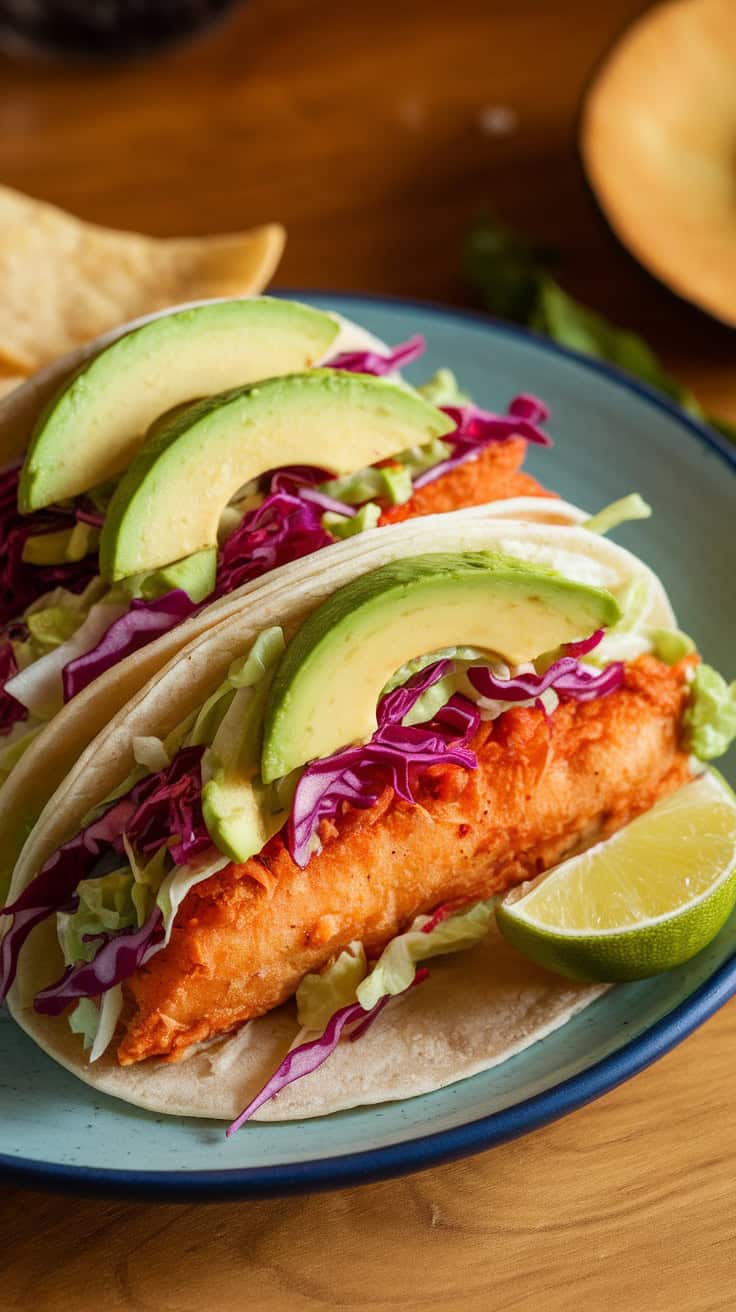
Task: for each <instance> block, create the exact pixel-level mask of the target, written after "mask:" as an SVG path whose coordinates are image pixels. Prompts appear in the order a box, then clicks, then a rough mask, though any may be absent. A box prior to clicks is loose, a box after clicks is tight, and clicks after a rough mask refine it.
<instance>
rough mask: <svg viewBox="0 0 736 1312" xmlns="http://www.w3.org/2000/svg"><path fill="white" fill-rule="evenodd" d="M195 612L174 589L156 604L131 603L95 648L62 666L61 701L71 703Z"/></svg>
mask: <svg viewBox="0 0 736 1312" xmlns="http://www.w3.org/2000/svg"><path fill="white" fill-rule="evenodd" d="M196 610H197V605H196V603H195V602H193V601H192V600H191V598H190V597H189V596H188V595H187V593H186V592H184V591H183V590H182V589H181V588H174V589H172V591H171V592H167V593H166V594H165V595H164V596H163V597H158V598H157V599H156V600H155V601H141V600H138V599H136V600H134V601H132V602H131V603H130V608H129V609H128V610H127V611H126V613H125V614H124V615H121V616H120V617H119V618H118V619H116V620H113V623H112V624H111V625H110V627H109V629H107V630H106V631H105V633H103V635H102V637H101V638H100V641H99V642H98V643H97V646H96V647H93V648H92V649H91V650H90V651H86V652H83V653H82V655H81V656H76V657H75V658H74V660H72V661H69V663H68V665H65V666H64V669H63V671H62V676H61V677H62V685H63V688H64V701H65V702H69V701H71V699H72V698H73V697H76V696H77V694H78V693H80V692H81V691H82V689H83V688H86V687H87V685H88V684H89V683H92V682H93V680H94V679H98V678H99V676H100V675H101V674H104V673H105V671H106V670H109V669H111V668H112V666H113V665H117V664H118V662H119V661H122V660H124V659H125V657H126V656H130V655H132V653H133V652H135V651H139V650H140V648H141V647H145V646H146V645H147V644H148V643H149V642H154V641H155V639H156V638H160V637H162V635H163V634H164V633H168V632H169V629H173V628H175V627H176V625H177V624H181V623H182V621H183V620H186V619H189V617H190V615H193V614H194V612H195V611H196Z"/></svg>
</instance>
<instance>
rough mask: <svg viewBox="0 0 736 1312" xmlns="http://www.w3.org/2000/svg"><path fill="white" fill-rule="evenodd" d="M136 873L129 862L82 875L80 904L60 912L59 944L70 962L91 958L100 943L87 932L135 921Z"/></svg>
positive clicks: (113, 928) (126, 926)
mask: <svg viewBox="0 0 736 1312" xmlns="http://www.w3.org/2000/svg"><path fill="white" fill-rule="evenodd" d="M133 883H134V880H133V874H132V872H131V870H130V868H129V867H128V866H126V867H124V868H122V869H120V870H115V871H113V872H112V873H111V874H109V875H101V876H100V877H99V878H97V879H83V880H82V882H81V883H80V884H79V885H78V886H77V895H78V897H79V906H78V907H77V910H76V911H74V912H64V911H60V912H59V914H58V916H57V932H58V936H59V944H60V946H61V950H62V952H63V954H64V961H65V963H66V965H67V966H71V965H74V964H75V963H76V962H78V961H91V960H92V958H93V957H94V955H95V953H96V952H97V949H98V947H99V944H98V943H97V942H94V941H92V942H90V941H86V937H85V936H88V935H94V934H109V933H115V932H116V931H117V930H119V929H129V928H130V927H131V926H133V925H134V924H135V923H136V915H135V907H134V905H133V901H132V897H131V893H132V889H133Z"/></svg>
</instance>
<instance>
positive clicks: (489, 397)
mask: <svg viewBox="0 0 736 1312" xmlns="http://www.w3.org/2000/svg"><path fill="white" fill-rule="evenodd" d="M299 295H300V296H301V298H302V299H304V300H310V301H311V302H313V303H314V304H316V305H320V306H324V307H326V308H329V307H332V308H335V309H338V310H340V311H342V313H343V314H346V315H348V316H349V317H350V318H353V319H356V320H357V321H358V322H360V323H362V324H364V325H365V327H367V328H368V329H370V330H371V331H372V332H374V333H377V334H378V335H379V336H380V337H383V338H384V339H385V340H387V341H389V342H398V341H401V340H403V339H405V338H407V337H409V336H410V335H411V334H412V333H416V332H423V333H424V334H425V335H426V337H427V340H428V351H427V354H426V356H425V358H424V360H423V361H422V362H421V368H419V367H418V366H415V367H414V369H413V370H411V371H410V373H411V374H413V375H414V376H416V377H417V378H420V377H422V376H426V375H427V374H428V373H430V372H431V371H432V370H433V369H435V368H437V367H438V366H440V365H449V366H450V367H451V368H453V369H454V370H455V372H456V373H457V375H458V377H459V378H460V380H461V382H462V385H463V386H464V387H465V388H467V390H468V391H469V392H471V393H472V395H473V396H474V398H475V399H476V400H477V401H478V402H480V403H482V404H484V405H487V406H489V407H490V408H495V407H503V406H505V404H506V402H507V401H508V400H509V399H510V398H511V397H512V396H514V395H515V394H516V393H517V392H523V391H531V392H535V393H536V394H537V395H539V396H541V397H543V398H544V399H545V401H546V402H547V403H548V404H549V406H550V408H551V411H552V417H551V420H550V425H549V427H550V429H551V431H552V432H553V433H554V434H555V435H556V439H557V445H556V448H555V450H554V452H547V451H538V450H532V451H530V454H529V459H528V467H529V468H530V469H531V472H532V473H534V474H537V475H538V476H539V477H540V478H541V479H542V480H543V481H545V482H546V483H547V484H548V485H550V486H552V487H554V489H555V491H557V492H559V494H560V495H561V496H563V497H565V498H566V499H568V500H570V501H573V502H576V503H577V504H579V505H582V506H584V507H586V508H590V509H591V510H596V509H598V508H599V507H600V506H601V505H604V504H606V502H608V501H612V500H613V499H614V498H615V497H619V496H621V495H623V494H624V493H626V492H630V491H638V492H640V493H641V494H642V495H643V496H644V497H645V498H646V499H647V500H648V501H650V502H651V503H652V504H653V506H654V508H655V515H654V517H653V518H652V519H651V520H649V521H648V522H646V523H643V524H634V525H630V526H627V527H626V528H624V529H622V530H621V531H620V540H621V541H622V542H623V543H625V545H626V546H628V547H630V548H631V549H632V550H634V551H636V552H638V553H639V554H641V555H642V556H643V557H644V559H645V560H647V561H648V563H649V564H650V565H652V566H653V567H654V569H655V570H657V572H658V573H659V574H660V575H661V577H662V579H663V580H664V583H665V585H666V587H667V588H668V590H669V593H670V596H671V598H672V600H673V603H674V606H675V609H676V611H677V614H678V618H679V621H680V623H681V624H682V626H683V628H684V629H686V630H687V631H689V632H692V633H695V634H697V636H698V640H699V645H700V647H701V650H702V651H703V654H704V656H705V657H706V659H708V660H710V661H712V662H713V663H714V664H715V665H718V666H720V667H721V668H722V669H723V670H724V671H726V672H729V671H730V672H731V673H733V669H732V666H733V650H732V647H733V644H732V642H729V638H728V634H729V622H730V625H731V630H732V627H733V614H732V612H731V613H730V615H729V609H728V608H729V606H730V600H729V599H730V598H732V596H733V569H734V560H733V521H734V514H735V512H736V477H734V475H735V473H736V454H735V453H734V451H733V450H732V449H730V448H729V447H728V445H727V444H726V443H725V442H723V441H720V440H719V439H717V438H715V437H714V436H713V435H712V434H711V433H710V432H709V431H707V430H706V429H704V428H703V427H702V426H701V425H699V424H697V423H696V422H694V421H693V420H691V419H689V418H687V417H685V416H684V415H682V414H681V413H680V412H679V411H678V410H677V409H676V408H675V407H673V406H671V405H669V404H668V403H667V402H666V401H663V400H661V399H660V398H658V397H657V396H655V395H654V393H652V392H650V391H649V390H648V389H647V388H645V387H641V386H639V385H637V384H636V383H633V382H631V381H630V380H628V379H625V378H624V377H622V376H621V375H619V374H617V373H616V372H614V371H612V370H609V369H607V368H606V367H603V366H600V365H598V364H596V363H594V362H591V361H589V360H585V359H583V358H582V357H578V356H575V355H573V354H571V353H569V352H566V351H563V350H560V349H559V348H557V347H555V346H553V345H551V344H550V343H549V342H547V341H545V340H543V339H540V338H535V337H532V336H530V335H528V334H526V333H523V332H521V331H517V330H515V329H513V328H509V327H507V326H505V325H502V324H494V323H493V322H491V321H489V320H487V319H484V318H481V317H475V316H472V315H466V314H463V313H460V312H458V311H452V310H443V309H440V308H434V307H430V306H422V305H417V304H413V303H411V304H410V303H406V302H399V301H385V300H374V299H371V298H363V297H356V296H337V295H334V296H328V295H324V296H323V295H319V296H318V295H315V294H308V293H299ZM725 773H726V775H727V776H728V777H729V779H730V781H731V783H732V784H736V762H735V761H734V760H733V753H732V756H731V760H730V761H728V762H727V763H726V765H725ZM734 992H736V917H733V918H732V920H731V921H730V923H729V924H728V925H726V926H725V928H724V929H723V930H722V931H721V933H720V934H719V936H718V938H717V939H716V940H715V941H714V942H713V943H712V944H711V945H710V946H709V947H708V948H707V949H706V950H705V951H704V952H702V953H701V954H700V955H699V956H698V957H696V958H695V959H694V960H693V961H691V962H689V963H688V964H687V965H685V966H683V967H681V968H680V969H679V970H676V971H672V972H670V973H669V974H667V975H663V976H660V977H659V978H658V979H653V980H645V981H643V982H641V983H637V984H631V985H625V986H620V987H618V988H616V989H613V990H611V992H610V993H607V994H606V995H605V996H604V997H602V998H600V999H599V1000H598V1001H597V1002H595V1003H594V1004H593V1005H592V1006H591V1007H590V1008H589V1009H588V1010H586V1011H585V1012H583V1013H582V1014H581V1015H580V1016H578V1017H577V1018H575V1019H574V1020H572V1021H571V1022H570V1023H569V1024H568V1025H566V1026H564V1027H563V1028H562V1029H561V1030H559V1031H558V1032H556V1033H554V1034H552V1035H550V1036H549V1037H548V1038H546V1039H544V1040H543V1041H542V1042H540V1043H538V1044H535V1045H534V1046H533V1047H532V1048H530V1049H528V1050H527V1051H526V1052H523V1053H520V1054H519V1055H518V1056H517V1057H514V1058H513V1059H512V1060H511V1061H509V1062H507V1063H506V1064H505V1065H504V1066H502V1067H500V1068H498V1069H496V1070H492V1071H489V1072H488V1073H487V1074H485V1075H478V1076H475V1077H474V1078H473V1079H470V1080H465V1081H463V1082H461V1083H459V1084H455V1085H452V1086H451V1087H450V1088H447V1089H443V1090H441V1091H439V1092H437V1093H433V1094H429V1095H427V1096H425V1097H422V1098H415V1099H412V1100H410V1101H408V1102H404V1103H389V1104H386V1105H384V1106H382V1107H377V1108H369V1109H366V1110H357V1111H353V1112H344V1113H341V1114H340V1115H338V1116H332V1117H326V1118H323V1119H317V1120H314V1121H307V1122H304V1123H301V1124H291V1125H278V1124H275V1125H269V1124H263V1125H256V1124H252V1125H250V1126H248V1127H246V1129H245V1130H244V1131H243V1132H241V1133H240V1134H238V1135H236V1136H235V1137H234V1138H233V1139H231V1140H229V1141H226V1140H225V1137H224V1133H223V1127H222V1126H221V1125H220V1124H215V1123H210V1122H207V1121H196V1120H188V1121H186V1120H185V1121H181V1120H169V1119H168V1118H166V1117H159V1116H154V1115H151V1114H149V1113H146V1112H142V1111H138V1110H137V1109H135V1108H133V1107H128V1106H126V1105H124V1104H121V1103H118V1102H115V1101H113V1100H112V1099H109V1098H104V1097H100V1096H99V1095H98V1094H96V1093H95V1092H94V1090H92V1089H89V1088H87V1087H86V1086H85V1085H83V1084H81V1083H79V1082H78V1081H76V1080H75V1079H74V1078H73V1076H71V1075H69V1074H68V1073H67V1072H66V1071H63V1070H61V1069H60V1068H59V1067H57V1066H56V1065H55V1064H54V1063H53V1062H52V1061H51V1060H50V1059H49V1058H47V1057H45V1056H44V1055H43V1054H42V1053H41V1052H40V1051H39V1050H38V1049H37V1048H36V1047H35V1046H34V1044H33V1043H31V1041H30V1040H29V1039H28V1038H27V1037H26V1036H25V1035H24V1034H22V1033H21V1032H20V1030H17V1029H16V1027H15V1026H14V1025H13V1023H12V1021H11V1020H10V1019H9V1017H8V1016H7V1013H6V1012H4V1011H3V1012H2V1013H0V1173H2V1174H4V1176H5V1178H12V1179H15V1180H21V1181H25V1182H27V1183H28V1184H29V1185H30V1184H33V1185H35V1186H37V1187H44V1186H47V1187H56V1188H68V1189H72V1190H77V1191H79V1192H90V1191H93V1192H99V1193H103V1194H108V1195H126V1194H128V1195H137V1196H141V1197H148V1198H153V1197H167V1198H176V1199H181V1200H184V1199H186V1198H191V1197H209V1198H217V1197H223V1198H224V1197H248V1196H251V1197H252V1196H257V1195H267V1194H278V1193H289V1192H297V1191H310V1190H315V1189H323V1188H329V1187H331V1186H334V1187H336V1186H338V1185H344V1184H347V1183H356V1182H361V1181H365V1180H370V1179H376V1178H380V1177H385V1176H391V1175H399V1174H401V1173H403V1172H406V1171H411V1170H417V1169H419V1168H422V1167H425V1166H430V1165H432V1164H433V1163H436V1162H441V1161H447V1160H449V1159H451V1158H453V1157H460V1156H464V1155H466V1154H468V1153H472V1152H477V1151H479V1150H481V1149H483V1148H488V1147H490V1146H492V1145H493V1144H496V1143H499V1142H502V1141H503V1140H505V1139H509V1138H513V1137H515V1136H517V1135H521V1134H526V1133H528V1132H529V1131H532V1130H534V1129H536V1128H537V1127H538V1126H540V1125H543V1124H545V1123H546V1122H548V1121H550V1120H553V1119H555V1118H556V1117H558V1116H562V1115H564V1114H565V1113H567V1112H570V1111H572V1110H574V1109H575V1108H576V1107H579V1106H581V1105H582V1104H583V1103H585V1102H588V1101H589V1100H590V1099H592V1098H595V1097H597V1096H598V1095H600V1094H601V1093H604V1092H606V1090H608V1089H610V1088H612V1087H613V1086H614V1085H616V1084H619V1083H620V1082H621V1081H623V1080H625V1079H628V1078H629V1077H630V1076H632V1075H635V1074H636V1073H637V1071H639V1070H641V1069H642V1068H643V1067H644V1066H646V1065H647V1064H649V1063H650V1062H652V1061H654V1060H656V1059H657V1058H658V1057H659V1056H661V1055H662V1053H664V1052H666V1051H667V1050H668V1049H669V1048H671V1047H672V1046H674V1044H676V1043H678V1042H680V1041H681V1040H682V1039H683V1038H685V1037H686V1036H687V1034H689V1033H690V1032H691V1031H692V1030H693V1029H694V1028H695V1027H696V1026H697V1025H699V1024H701V1023H702V1022H703V1021H704V1020H705V1019H706V1018H707V1017H708V1016H709V1015H711V1014H712V1012H713V1011H715V1010H716V1009H717V1008H718V1007H720V1006H722V1005H723V1003H724V1002H725V1001H726V1000H727V999H728V998H729V997H730V996H731V995H732V994H733V993H734ZM659 1112H660V1113H661V1108H660V1109H659ZM652 1114H653V1115H654V1114H655V1113H654V1109H653V1111H652Z"/></svg>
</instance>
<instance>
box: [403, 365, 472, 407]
mask: <svg viewBox="0 0 736 1312" xmlns="http://www.w3.org/2000/svg"><path fill="white" fill-rule="evenodd" d="M416 390H417V391H418V392H419V394H420V396H423V397H424V399H425V401H429V403H430V405H467V404H468V402H469V401H470V397H469V396H467V395H466V393H465V392H461V391H460V387H459V384H458V381H457V378H456V377H455V375H454V373H453V372H452V370H451V369H438V370H437V373H436V374H433V375H432V377H431V378H428V379H427V381H426V383H422V384H421V386H420V387H418V388H417V389H416Z"/></svg>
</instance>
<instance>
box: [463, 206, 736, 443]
mask: <svg viewBox="0 0 736 1312" xmlns="http://www.w3.org/2000/svg"><path fill="white" fill-rule="evenodd" d="M556 261H557V257H556V254H555V252H554V251H550V250H549V249H547V248H546V247H544V246H541V245H537V244H535V243H534V242H532V241H530V240H529V239H528V238H527V237H524V236H521V235H520V234H518V233H515V232H513V231H512V230H511V229H510V228H507V227H505V226H504V225H503V224H500V223H497V222H496V221H495V220H493V219H488V218H486V219H483V220H481V222H480V223H478V224H477V226H476V227H475V228H474V229H473V231H472V232H471V233H470V236H469V237H468V240H467V242H466V246H465V251H464V254H463V261H462V267H463V272H464V273H465V276H466V278H467V280H468V281H469V282H470V284H471V285H472V286H473V287H475V289H476V290H477V291H478V292H479V293H480V296H481V299H482V300H483V303H484V304H485V306H486V308H487V309H489V310H490V311H491V313H492V314H496V315H498V316H499V317H500V318H502V319H512V320H513V321H514V323H520V324H523V325H524V326H525V327H527V328H532V329H533V330H534V331H535V332H538V333H543V334H545V335H546V336H547V337H551V338H552V340H553V341H555V342H558V343H559V345H560V346H567V347H569V348H570V349H571V350H573V351H581V352H582V353H583V354H585V355H591V356H593V357H594V358H595V359H596V360H604V361H606V362H607V363H609V364H614V365H617V366H618V368H619V369H624V370H626V372H627V373H630V374H633V376H634V377H635V378H640V379H641V380H642V382H645V383H648V384H649V385H650V386H651V387H657V388H659V390H660V391H661V392H664V393H665V395H666V396H668V397H670V399H671V400H673V401H676V402H678V404H679V405H681V406H682V408H683V410H686V411H687V413H688V414H691V415H693V416H694V417H695V418H696V419H701V420H703V421H704V422H705V423H707V424H710V425H711V427H712V428H714V429H716V431H717V432H719V433H720V434H721V435H722V436H724V437H727V438H729V439H730V440H731V441H732V442H736V425H734V424H731V423H729V422H728V421H727V420H725V419H715V418H713V417H712V416H710V415H708V414H706V412H705V411H704V410H703V407H702V406H701V405H700V402H699V401H698V399H697V397H696V396H695V395H694V394H693V393H692V392H691V391H690V390H689V388H687V387H684V386H683V385H682V384H681V383H679V382H678V381H677V379H675V378H673V377H672V376H671V375H670V374H668V373H667V371H666V369H665V368H664V365H663V364H662V362H661V360H660V359H659V358H658V356H657V355H656V354H655V352H654V351H653V350H652V348H651V347H650V346H649V345H648V344H647V343H646V342H645V341H644V339H643V338H642V337H639V336H637V334H636V333H632V332H628V331H627V330H626V329H623V328H618V327H617V326H616V325H615V324H612V323H610V322H609V320H608V319H605V318H604V317H603V315H601V314H598V313H597V311H595V310H591V309H590V308H589V307H588V306H587V305H581V304H580V302H579V301H576V300H574V299H573V298H572V296H569V295H568V294H567V292H565V291H563V289H562V287H560V285H559V283H558V282H556V281H555V280H554V278H553V277H552V276H551V269H552V268H553V267H554V264H555V263H556Z"/></svg>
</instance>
